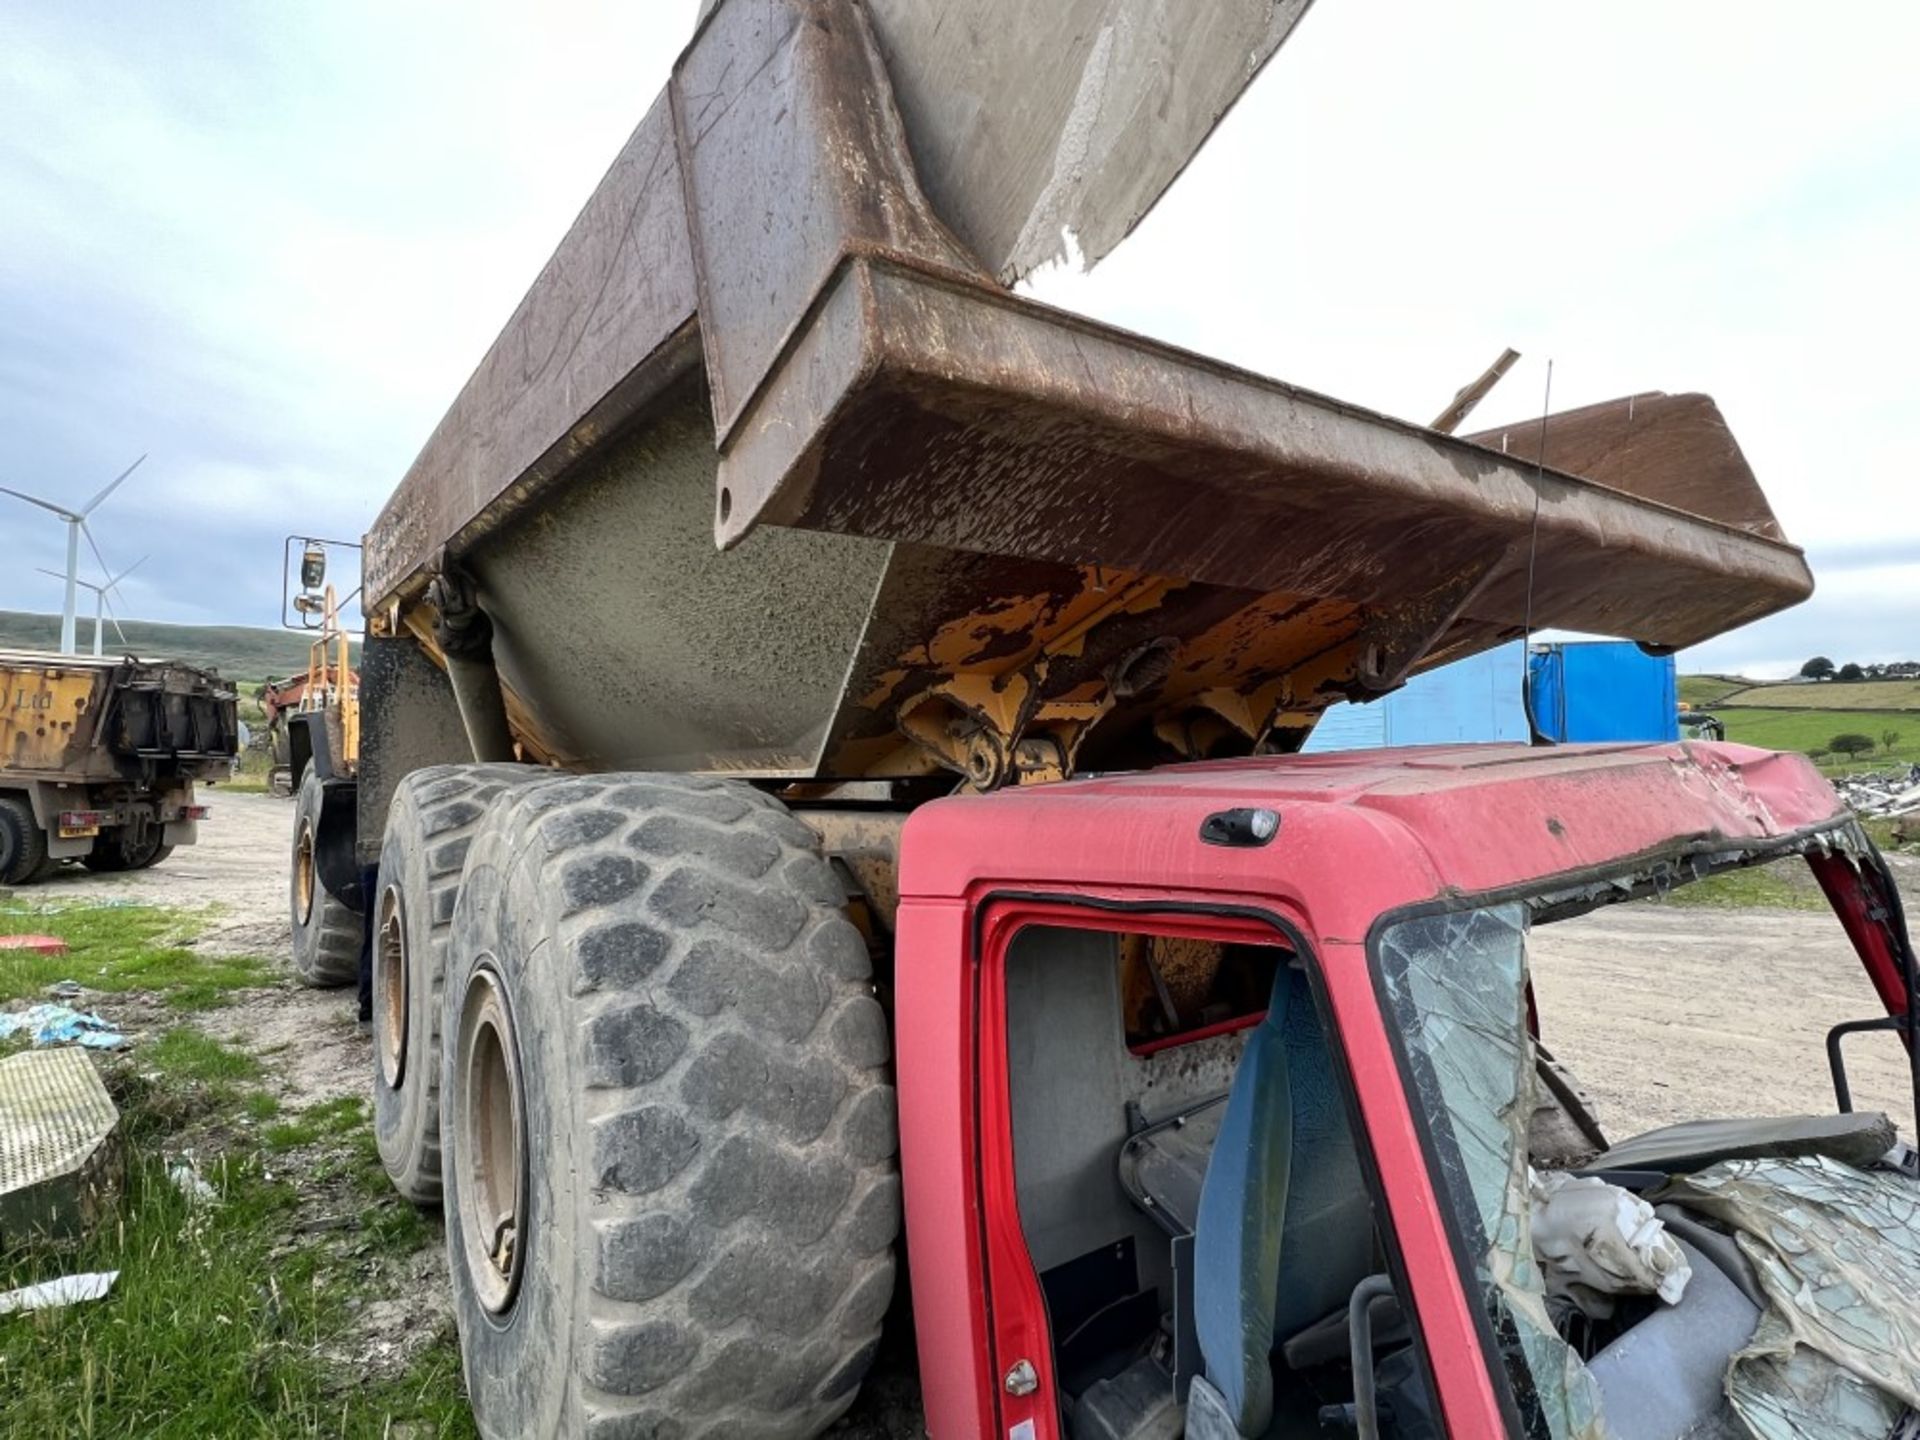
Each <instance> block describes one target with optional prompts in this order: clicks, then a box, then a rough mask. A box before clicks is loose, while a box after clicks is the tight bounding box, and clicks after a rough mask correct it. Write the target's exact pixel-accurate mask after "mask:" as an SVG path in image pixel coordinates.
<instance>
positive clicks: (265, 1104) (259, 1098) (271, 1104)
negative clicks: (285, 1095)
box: [240, 1090, 280, 1120]
mask: <svg viewBox="0 0 1920 1440" xmlns="http://www.w3.org/2000/svg"><path fill="white" fill-rule="evenodd" d="M240 1108H241V1109H242V1110H244V1111H246V1112H247V1118H248V1119H249V1120H271V1119H273V1117H274V1116H276V1115H278V1114H279V1113H280V1100H279V1097H278V1096H275V1095H270V1094H268V1093H267V1092H266V1091H265V1090H250V1091H248V1092H247V1096H246V1098H245V1099H244V1100H242V1101H241V1102H240Z"/></svg>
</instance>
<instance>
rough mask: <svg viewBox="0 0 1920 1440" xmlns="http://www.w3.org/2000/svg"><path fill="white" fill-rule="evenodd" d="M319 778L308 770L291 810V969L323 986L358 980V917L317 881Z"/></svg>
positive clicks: (305, 982) (306, 982)
mask: <svg viewBox="0 0 1920 1440" xmlns="http://www.w3.org/2000/svg"><path fill="white" fill-rule="evenodd" d="M321 794H322V791H321V785H320V777H319V776H318V775H316V774H315V773H314V772H313V771H311V770H309V771H308V772H307V774H306V777H305V778H304V779H303V780H301V782H300V795H299V798H298V800H297V801H296V802H295V803H294V810H293V877H292V881H291V894H290V896H289V900H290V908H291V911H292V914H291V917H290V918H291V920H292V922H293V973H294V974H295V975H297V976H298V977H299V978H300V983H301V984H303V985H311V986H314V987H315V988H317V989H326V988H329V987H332V986H336V985H351V984H352V983H353V982H354V981H356V980H358V979H359V978H360V917H359V916H358V915H356V914H355V913H354V912H353V911H352V910H350V909H348V908H347V906H346V905H344V904H342V903H341V902H340V901H338V900H336V899H334V897H333V896H331V895H329V894H328V893H327V887H326V886H325V885H323V884H321V882H320V867H319V861H318V858H317V850H316V845H317V837H318V834H319V828H320V801H321Z"/></svg>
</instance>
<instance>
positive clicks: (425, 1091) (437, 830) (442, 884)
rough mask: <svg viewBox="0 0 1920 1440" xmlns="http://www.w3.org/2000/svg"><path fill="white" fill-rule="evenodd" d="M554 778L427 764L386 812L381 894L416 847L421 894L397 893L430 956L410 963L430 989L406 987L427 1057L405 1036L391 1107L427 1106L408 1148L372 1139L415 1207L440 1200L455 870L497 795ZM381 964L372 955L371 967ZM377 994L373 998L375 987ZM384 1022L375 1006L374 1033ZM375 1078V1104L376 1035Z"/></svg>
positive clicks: (525, 771)
mask: <svg viewBox="0 0 1920 1440" xmlns="http://www.w3.org/2000/svg"><path fill="white" fill-rule="evenodd" d="M552 774H553V772H552V771H551V770H548V769H546V768H545V767H543V766H539V765H509V764H480V765H476V764H465V765H430V766H427V767H425V768H424V769H420V770H415V771H413V772H412V773H410V774H408V775H406V776H405V777H404V778H402V780H401V781H400V784H399V786H398V787H396V789H395V791H394V798H393V802H392V805H391V807H390V808H389V809H388V811H387V827H386V833H385V835H384V837H383V839H382V841H381V845H380V893H382V894H384V893H385V891H386V887H387V885H388V883H389V879H388V877H389V871H388V861H389V859H390V858H392V859H394V860H398V858H399V856H400V854H401V851H402V850H403V848H405V847H408V846H412V845H417V846H419V847H420V849H421V859H422V861H423V864H424V868H425V871H426V880H427V893H426V895H425V896H424V897H420V896H414V895H409V894H406V892H405V890H404V889H403V890H402V898H403V900H404V902H405V903H406V905H407V913H408V914H409V915H412V914H413V913H415V912H414V906H415V905H417V904H422V903H424V907H425V909H424V912H423V913H424V915H425V917H426V923H427V935H428V949H427V953H426V954H425V955H416V954H414V953H413V951H412V950H411V949H410V950H409V960H410V961H413V962H414V973H415V976H418V975H419V973H420V971H421V970H422V969H424V970H425V972H426V977H427V984H426V985H425V986H424V987H421V988H419V989H415V990H411V991H410V998H409V1002H408V1003H409V1006H410V1007H411V1006H423V1007H424V1008H423V1009H422V1010H421V1011H420V1012H419V1013H420V1017H421V1019H422V1020H423V1021H424V1022H425V1025H426V1031H425V1041H426V1044H425V1053H423V1054H415V1053H413V1050H414V1047H413V1044H412V1037H411V1036H410V1037H409V1043H408V1047H407V1048H408V1056H407V1065H406V1071H405V1073H404V1074H403V1075H402V1077H401V1081H400V1084H401V1090H402V1092H403V1094H402V1095H400V1096H396V1097H395V1100H394V1103H395V1104H396V1105H402V1106H418V1105H424V1106H425V1107H426V1109H425V1112H424V1114H421V1115H419V1116H418V1117H417V1126H418V1129H417V1135H416V1136H415V1137H414V1138H413V1140H412V1142H411V1143H407V1142H406V1141H404V1140H401V1139H398V1138H396V1137H390V1136H389V1135H387V1134H377V1137H376V1138H377V1139H378V1140H379V1149H380V1160H381V1163H382V1164H383V1165H384V1166H385V1167H386V1171H387V1175H388V1178H390V1179H391V1180H392V1181H393V1184H394V1188H395V1189H396V1190H398V1191H399V1192H400V1194H401V1195H402V1196H404V1197H405V1198H406V1199H408V1200H411V1201H412V1202H413V1203H414V1204H416V1205H437V1204H438V1203H439V1201H440V1191H441V1182H440V1024H441V1010H442V1009H443V1007H444V1003H445V1001H444V996H445V990H446V980H447V965H446V948H447V938H448V935H449V933H450V932H451V931H452V929H453V907H454V902H455V900H456V898H457V897H458V895H459V892H460V873H461V871H462V870H463V869H464V868H465V866H466V863H467V849H468V847H469V846H470V845H471V844H472V843H473V836H474V833H475V832H476V831H477V830H478V829H479V828H480V822H481V821H482V820H483V819H485V818H486V813H487V807H488V806H490V805H491V804H492V803H493V801H494V799H495V798H496V797H498V796H499V795H501V794H503V793H504V792H505V791H507V790H508V789H510V788H512V787H513V786H515V785H521V784H525V783H526V782H528V781H530V780H537V779H539V778H540V777H542V776H551V775H552ZM408 832H412V833H408ZM378 963H379V961H378V959H377V958H376V960H375V964H376V965H377V964H378ZM375 993H376V995H377V994H378V990H377V989H376V991H375ZM383 1019H384V1015H383V1012H382V1011H381V1009H380V1007H379V1005H378V1004H377V1003H376V1004H375V1006H374V1025H375V1027H376V1030H377V1029H378V1027H379V1026H380V1024H381V1022H382V1020H383ZM373 1075H374V1087H375V1092H376V1104H378V1103H379V1095H380V1093H381V1092H383V1091H385V1081H384V1077H383V1076H382V1075H381V1072H380V1059H379V1037H378V1036H377V1035H376V1037H375V1054H374V1062H373ZM409 1087H413V1088H412V1089H411V1090H410V1089H409ZM386 1093H387V1094H392V1093H393V1092H390V1091H386ZM390 1152H391V1153H390Z"/></svg>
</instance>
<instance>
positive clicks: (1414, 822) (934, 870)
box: [901, 742, 1846, 922]
mask: <svg viewBox="0 0 1920 1440" xmlns="http://www.w3.org/2000/svg"><path fill="white" fill-rule="evenodd" d="M1238 807H1258V808H1266V809H1271V810H1275V811H1277V812H1279V814H1280V817H1281V828H1280V833H1279V835H1278V836H1277V837H1276V838H1275V839H1274V840H1273V842H1272V843H1271V844H1269V845H1266V846H1262V847H1258V848H1244V849H1240V848H1229V847H1223V846H1219V845H1209V844H1205V843H1203V842H1202V841H1201V840H1200V838H1199V836H1200V826H1201V822H1202V821H1203V820H1204V819H1205V818H1206V817H1207V816H1208V815H1209V814H1212V813H1213V812H1215V811H1219V810H1226V809H1233V808H1238ZM1845 816H1846V810H1845V807H1844V806H1843V805H1842V804H1841V802H1840V800H1839V799H1838V797H1837V796H1836V795H1835V794H1834V792H1833V789H1832V787H1831V786H1830V785H1828V784H1827V782H1826V781H1825V780H1824V779H1822V778H1821V776H1820V775H1819V773H1818V772H1817V771H1816V770H1815V769H1814V767H1813V765H1812V763H1811V762H1810V761H1808V760H1807V759H1806V758H1805V757H1804V756H1801V755H1796V754H1777V753H1775V752H1772V751H1767V750H1756V749H1753V748H1751V747H1749V746H1744V745H1729V744H1711V743H1705V742H1682V743H1679V744H1670V745H1627V746H1623V745H1561V746H1553V747H1541V748H1531V747H1527V746H1520V745H1458V746H1434V747H1424V748H1417V749H1403V750H1368V751H1354V752H1350V753H1347V754H1335V755H1286V756H1263V757H1256V758H1252V759H1245V760H1229V761H1216V762H1208V763H1203V764H1188V765H1176V766H1169V767H1166V768H1164V769H1158V770H1146V771H1139V772H1135V773H1131V774H1126V775H1114V776H1098V777H1089V778H1085V779H1079V780H1072V781H1067V782H1065V783H1061V784H1053V785H1041V786H1034V787H1030V788H1026V789H1016V790H1003V791H1000V792H997V793H995V794H992V795H979V796H955V797H953V798H951V799H947V800H941V801H936V802H934V803H933V804H930V805H926V806H923V807H922V808H921V809H920V810H919V811H918V812H916V813H915V815H914V816H913V817H912V819H911V820H909V822H908V825H907V830H906V838H905V840H904V842H903V844H902V847H901V889H902V892H903V894H904V895H907V896H917V897H926V898H939V897H951V898H958V897H961V896H966V895H973V894H978V893H980V892H981V891H982V890H985V889H1001V888H1015V889H1017V888H1022V887H1029V888H1032V887H1038V888H1049V889H1051V888H1065V889H1073V890H1081V889H1084V890H1089V891H1093V890H1107V891H1134V890H1139V889H1146V890H1151V891H1155V892H1159V893H1161V894H1175V893H1178V892H1183V891H1190V892H1196V893H1209V894H1222V893H1234V894H1241V895H1246V894H1263V893H1264V894H1275V895H1280V896H1289V895H1290V896H1294V897H1297V898H1299V899H1300V900H1302V901H1304V900H1305V899H1306V898H1307V897H1309V896H1313V897H1315V903H1316V908H1318V909H1320V910H1321V911H1322V912H1323V913H1324V912H1325V911H1326V909H1327V908H1328V906H1327V904H1326V903H1325V902H1326V898H1327V896H1328V895H1329V894H1337V895H1339V896H1340V897H1342V902H1343V903H1340V904H1338V905H1335V906H1333V907H1332V908H1333V909H1336V910H1338V911H1340V912H1343V915H1344V918H1345V919H1347V920H1353V921H1356V922H1357V921H1359V920H1361V919H1363V918H1364V916H1365V915H1367V914H1375V915H1377V914H1379V913H1381V911H1383V910H1385V909H1387V908H1391V907H1393V906H1396V905H1400V904H1406V903H1411V902H1413V901H1416V900H1420V899H1425V898H1429V897H1431V896H1435V895H1439V894H1443V893H1447V892H1454V893H1475V892H1480V891H1488V890H1499V889H1504V888H1507V887H1510V886H1516V885H1522V884H1526V883H1528V882H1531V881H1534V880H1538V879H1542V878H1545V877H1548V876H1553V875H1560V874H1568V873H1574V872H1580V871H1586V870H1593V869H1598V868H1604V867H1606V866H1608V865H1610V864H1613V863H1615V862H1618V861H1621V860H1623V859H1626V858H1628V857H1632V856H1638V855H1647V854H1652V853H1657V852H1659V851H1661V850H1663V849H1672V848H1674V847H1676V846H1679V845H1683V844H1688V843H1696V842H1713V841H1716V840H1725V841H1727V842H1729V843H1730V844H1732V845H1740V844H1748V843H1752V842H1764V841H1766V840H1769V839H1773V838H1778V837H1782V836H1786V835H1790V834H1793V833H1795V832H1798V831H1805V830H1808V829H1814V828H1819V827H1822V826H1826V825H1832V824H1837V823H1839V822H1841V821H1842V820H1844V818H1845Z"/></svg>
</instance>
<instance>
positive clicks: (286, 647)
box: [0, 610, 357, 680]
mask: <svg viewBox="0 0 1920 1440" xmlns="http://www.w3.org/2000/svg"><path fill="white" fill-rule="evenodd" d="M120 623H121V627H122V629H124V630H125V631H126V632H127V639H126V643H125V645H122V644H121V642H120V633H119V631H117V630H115V629H114V628H113V622H112V621H108V622H107V640H106V650H107V653H108V654H110V655H115V654H122V653H124V652H125V651H127V650H131V651H132V652H133V653H134V654H136V655H138V656H140V657H141V658H142V659H147V660H180V661H184V662H185V663H186V664H189V665H200V666H206V667H210V668H212V669H215V670H218V671H219V672H220V673H221V675H223V676H224V677H226V678H227V679H229V680H264V679H267V678H268V677H270V676H271V677H277V676H282V675H290V674H292V673H293V672H294V671H296V670H304V669H306V668H307V646H308V643H309V641H308V639H307V637H306V636H304V635H300V634H296V633H295V632H293V631H291V630H269V629H265V628H263V627H260V626H254V625H163V624H161V623H159V622H158V621H154V620H123V621H121V622H120ZM59 643H60V617H59V616H58V615H32V614H27V613H25V612H23V611H19V610H0V650H51V649H53V648H54V647H55V646H57V645H58V644H59ZM80 648H81V649H82V650H85V651H91V650H92V648H93V617H92V616H91V615H88V616H83V617H82V618H81V621H80ZM356 649H357V647H356Z"/></svg>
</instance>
